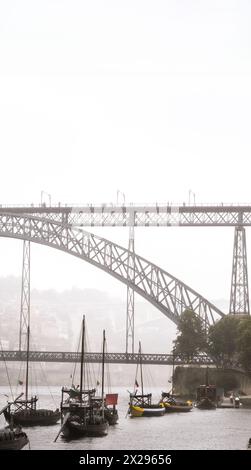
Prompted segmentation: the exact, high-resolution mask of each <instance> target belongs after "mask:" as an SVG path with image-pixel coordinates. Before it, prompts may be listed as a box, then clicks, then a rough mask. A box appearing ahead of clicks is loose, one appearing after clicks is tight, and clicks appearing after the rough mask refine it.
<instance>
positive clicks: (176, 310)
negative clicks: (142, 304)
mask: <svg viewBox="0 0 251 470" xmlns="http://www.w3.org/2000/svg"><path fill="white" fill-rule="evenodd" d="M0 236H2V237H10V238H18V239H22V240H29V241H32V242H35V243H39V244H42V245H47V246H50V247H52V248H56V249H58V250H61V251H64V252H66V253H69V254H71V255H73V256H77V257H78V258H81V259H83V260H85V261H87V262H88V263H91V264H92V265H94V266H96V267H98V268H100V269H102V270H104V271H105V272H107V273H109V274H111V275H112V276H113V277H115V278H116V279H118V280H119V281H121V282H123V283H124V284H126V285H128V283H129V284H130V285H131V287H132V288H133V289H134V291H135V292H137V293H138V294H139V295H141V296H142V297H144V298H145V299H146V300H148V301H149V302H150V303H152V305H154V306H155V307H156V308H158V309H159V310H160V311H161V312H162V313H164V314H165V315H166V316H167V317H168V318H170V319H171V320H172V321H173V322H174V323H176V324H177V323H178V320H179V316H180V314H181V313H182V312H183V311H184V310H185V309H191V310H193V311H194V312H195V314H196V315H197V316H199V317H200V318H201V319H202V320H203V322H204V323H205V327H206V328H207V327H208V326H209V325H210V324H212V323H214V322H215V320H216V319H218V318H219V316H220V317H223V316H224V314H223V312H221V311H220V310H219V309H218V308H217V307H215V306H214V305H213V304H212V303H211V302H209V301H207V300H206V299H205V298H204V297H203V296H201V295H200V294H198V293H197V292H196V291H194V290H193V289H191V288H190V287H188V286H187V285H186V284H184V283H183V282H181V281H180V280H179V279H177V278H175V277H174V276H172V275H171V274H169V273H167V272H166V271H164V270H163V269H161V268H159V267H158V266H156V265H154V264H153V263H151V262H150V261H148V260H146V259H144V258H142V257H141V256H138V255H136V254H135V255H134V269H135V273H134V276H133V280H131V281H128V268H129V267H130V266H129V263H130V252H129V251H128V250H127V249H126V248H123V247H121V246H119V245H117V244H116V243H113V242H111V241H109V240H106V239H104V238H100V237H97V236H96V235H94V234H91V233H89V232H86V231H83V230H82V229H76V228H72V226H66V225H62V224H60V223H55V222H51V221H48V220H44V219H39V218H36V217H28V216H20V215H14V214H2V215H0Z"/></svg>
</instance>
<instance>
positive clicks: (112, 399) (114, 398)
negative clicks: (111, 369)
mask: <svg viewBox="0 0 251 470" xmlns="http://www.w3.org/2000/svg"><path fill="white" fill-rule="evenodd" d="M117 403H118V394H117V393H107V394H106V396H105V404H106V405H117Z"/></svg>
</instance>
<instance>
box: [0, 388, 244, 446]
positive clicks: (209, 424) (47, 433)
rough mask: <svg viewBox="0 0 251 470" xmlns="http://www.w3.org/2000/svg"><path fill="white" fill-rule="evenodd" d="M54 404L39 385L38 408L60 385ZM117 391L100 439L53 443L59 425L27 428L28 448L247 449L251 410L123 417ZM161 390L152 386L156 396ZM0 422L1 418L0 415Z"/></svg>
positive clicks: (0, 391)
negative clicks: (114, 419) (113, 415)
mask: <svg viewBox="0 0 251 470" xmlns="http://www.w3.org/2000/svg"><path fill="white" fill-rule="evenodd" d="M52 391H53V396H54V399H55V402H56V404H55V403H54V402H53V401H52V398H51V396H50V395H49V394H48V389H47V388H43V387H40V389H39V395H40V399H39V402H40V407H41V408H42V407H43V408H44V407H50V408H55V407H58V406H59V403H60V398H61V394H60V387H53V388H52ZM115 391H118V392H119V405H118V409H119V417H120V419H119V423H118V424H117V425H116V426H111V427H110V429H109V433H108V435H107V436H105V437H102V438H91V437H88V438H81V439H76V440H72V441H70V442H67V441H65V440H63V438H62V437H59V438H58V441H57V442H56V443H54V442H53V440H54V438H55V437H56V435H57V433H58V431H59V429H60V424H58V425H56V426H50V427H38V426H37V427H34V428H26V431H27V434H28V436H29V439H30V443H31V449H78V450H92V449H149V450H150V449H153V450H154V449H159V450H169V449H170V450H173V449H246V446H247V442H248V439H249V438H250V437H251V409H242V408H240V409H217V410H212V411H211V410H197V409H193V410H192V411H191V412H189V413H180V414H178V413H177V414H175V413H170V414H165V415H164V416H163V417H154V418H134V419H131V418H129V417H127V418H125V416H126V413H127V409H128V408H127V405H128V393H127V392H126V389H125V388H120V389H116V390H115V389H114V392H115ZM5 393H8V389H7V387H0V407H2V406H3V405H4V404H5V403H6V397H4V394H5ZM160 394H161V390H156V389H155V393H154V395H155V397H154V398H156V399H157V398H158V397H159V396H160ZM0 424H1V425H3V424H4V418H3V416H2V415H1V416H0Z"/></svg>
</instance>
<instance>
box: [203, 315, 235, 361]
mask: <svg viewBox="0 0 251 470" xmlns="http://www.w3.org/2000/svg"><path fill="white" fill-rule="evenodd" d="M239 323H240V319H239V318H238V317H236V316H233V315H226V316H225V317H223V318H221V319H220V320H219V321H218V322H217V323H215V324H214V325H212V326H211V327H210V328H209V333H208V338H207V343H208V349H207V350H208V354H209V355H210V356H212V357H213V358H214V360H215V362H216V364H217V365H218V366H221V367H228V366H231V365H232V363H233V362H234V361H236V359H237V355H238V327H239Z"/></svg>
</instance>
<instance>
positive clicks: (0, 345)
mask: <svg viewBox="0 0 251 470" xmlns="http://www.w3.org/2000/svg"><path fill="white" fill-rule="evenodd" d="M0 347H1V352H2V353H3V348H2V341H1V339H0ZM4 367H5V371H6V375H7V380H8V384H9V388H10V393H11V398H12V400H13V401H14V396H13V392H12V386H11V382H10V376H9V372H8V368H7V364H6V360H5V358H4Z"/></svg>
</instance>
